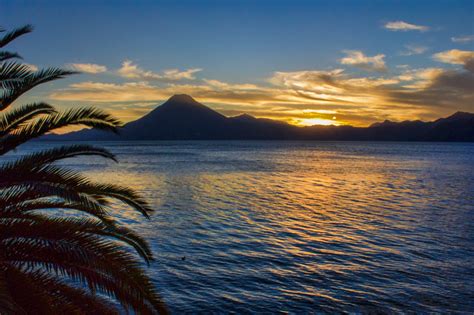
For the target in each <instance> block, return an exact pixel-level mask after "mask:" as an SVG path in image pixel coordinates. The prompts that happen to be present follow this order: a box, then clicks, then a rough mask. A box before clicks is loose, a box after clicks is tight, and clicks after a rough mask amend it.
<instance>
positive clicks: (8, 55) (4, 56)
mask: <svg viewBox="0 0 474 315" xmlns="http://www.w3.org/2000/svg"><path fill="white" fill-rule="evenodd" d="M14 58H16V59H23V58H22V57H21V56H20V55H19V54H18V53H16V52H10V51H0V62H3V61H5V60H9V59H14Z"/></svg>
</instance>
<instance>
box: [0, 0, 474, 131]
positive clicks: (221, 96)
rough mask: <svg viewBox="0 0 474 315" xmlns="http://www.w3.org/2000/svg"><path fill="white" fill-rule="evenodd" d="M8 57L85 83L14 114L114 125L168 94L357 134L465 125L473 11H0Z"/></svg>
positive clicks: (183, 6) (29, 5)
mask: <svg viewBox="0 0 474 315" xmlns="http://www.w3.org/2000/svg"><path fill="white" fill-rule="evenodd" d="M23 24H32V25H34V27H35V31H34V32H33V33H31V34H28V35H26V36H24V37H22V38H20V39H18V40H17V41H15V42H14V43H12V44H11V45H9V46H8V47H7V48H8V50H11V51H17V52H19V53H20V54H21V55H22V56H23V58H24V62H26V63H28V64H30V65H31V69H32V70H35V69H39V68H44V67H49V66H56V67H58V66H59V67H65V68H70V69H75V70H78V71H81V72H82V73H81V74H78V75H74V76H72V77H69V78H67V79H63V80H59V81H55V82H52V83H48V84H46V85H43V86H41V87H38V88H36V89H35V90H33V91H30V92H29V93H28V94H27V95H25V96H23V97H22V98H21V99H19V101H17V103H18V102H20V103H27V102H34V101H40V100H41V101H47V102H49V103H50V104H52V105H56V106H58V107H61V108H70V107H74V106H84V105H91V106H96V107H99V108H101V109H104V110H107V111H109V112H111V113H112V114H114V115H115V116H117V117H118V118H120V119H121V120H123V121H124V122H127V121H131V120H135V119H137V118H139V117H141V116H143V115H145V114H146V113H147V112H149V111H150V110H151V109H153V108H154V107H156V106H157V105H159V104H161V103H163V102H164V101H165V100H166V99H168V98H169V97H170V96H172V95H173V94H183V93H185V94H189V95H191V96H193V97H194V98H195V99H196V100H198V101H200V102H202V103H204V104H206V105H208V106H210V107H211V108H213V109H215V110H217V111H219V112H221V113H223V114H225V115H227V116H235V115H239V114H242V113H248V114H251V115H254V116H256V117H265V118H272V119H280V120H284V121H287V122H289V123H292V124H297V125H313V124H325V125H327V124H334V125H345V124H350V125H354V126H367V125H370V124H371V123H373V122H376V121H383V120H386V119H389V120H394V121H402V120H415V119H421V120H434V119H437V118H439V117H445V116H449V115H451V114H453V113H454V112H456V111H469V112H474V1H472V0H470V1H458V0H449V1H448V0H446V1H437V0H430V1H422V0H419V1H413V0H411V1H388V0H387V1H364V0H360V1H349V0H347V1H337V0H335V1H317V0H313V1H299V0H288V1H278V0H272V1H270V0H254V1H244V0H241V1H233V0H220V1H199V0H193V1H192V0H188V1H179V0H175V1H171V0H170V1H159V0H156V1H140V0H135V1H118V0H116V1H99V0H98V1H22V0H15V1H13V0H11V1H10V0H0V25H1V26H2V27H3V28H6V29H11V28H14V27H18V26H21V25H23Z"/></svg>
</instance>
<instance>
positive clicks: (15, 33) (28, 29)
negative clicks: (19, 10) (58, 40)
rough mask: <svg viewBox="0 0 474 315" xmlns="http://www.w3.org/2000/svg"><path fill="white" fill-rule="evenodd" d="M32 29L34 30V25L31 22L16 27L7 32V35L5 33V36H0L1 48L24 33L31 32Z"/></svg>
mask: <svg viewBox="0 0 474 315" xmlns="http://www.w3.org/2000/svg"><path fill="white" fill-rule="evenodd" d="M32 31H33V26H31V25H30V24H27V25H25V26H22V27H19V28H16V29H14V30H13V31H11V32H8V33H6V34H5V35H3V37H1V38H0V48H3V47H5V46H6V45H8V44H9V43H10V42H12V41H13V40H15V39H16V38H18V37H20V36H22V35H25V34H28V33H31V32H32Z"/></svg>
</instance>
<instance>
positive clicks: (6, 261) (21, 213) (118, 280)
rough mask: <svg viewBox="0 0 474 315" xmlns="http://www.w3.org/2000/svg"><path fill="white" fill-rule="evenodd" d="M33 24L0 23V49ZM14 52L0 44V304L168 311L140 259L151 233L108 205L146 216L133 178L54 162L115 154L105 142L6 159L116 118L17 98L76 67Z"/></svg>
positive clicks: (5, 308)
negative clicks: (121, 181) (86, 172)
mask: <svg viewBox="0 0 474 315" xmlns="http://www.w3.org/2000/svg"><path fill="white" fill-rule="evenodd" d="M31 31H32V27H31V26H29V25H27V26H24V27H21V28H18V29H15V30H13V31H10V32H7V31H5V30H1V33H0V35H3V36H1V37H0V49H3V48H4V47H5V46H7V45H8V44H9V43H10V42H12V41H13V40H15V39H17V38H18V37H20V36H22V35H24V34H27V33H30V32H31ZM18 60H21V57H20V56H19V55H18V54H17V53H15V52H10V51H0V89H1V92H0V93H1V94H0V159H1V160H2V162H1V163H2V164H1V166H0V314H117V313H123V312H129V311H132V312H134V313H137V314H156V313H166V309H165V306H164V304H163V303H162V301H161V299H160V297H159V295H158V293H157V291H156V289H155V287H154V285H153V284H152V282H151V279H150V278H149V277H148V276H147V275H146V274H145V272H144V270H143V268H142V265H144V263H143V261H142V260H144V261H145V262H147V263H148V262H150V261H151V260H152V259H153V258H152V253H151V251H150V248H149V246H148V244H147V242H146V241H145V240H144V239H142V238H141V237H140V236H139V235H137V234H136V233H135V232H133V231H131V230H130V229H128V228H125V227H122V226H119V225H118V223H116V221H115V220H114V217H112V216H111V215H110V214H109V211H110V208H109V207H108V206H109V205H110V202H111V201H112V200H116V201H120V202H122V203H123V204H124V208H130V209H134V210H136V211H139V212H141V213H142V214H143V216H144V217H148V215H149V214H150V212H151V211H152V210H151V209H150V208H149V206H148V205H147V203H146V202H145V201H144V200H143V199H142V198H141V197H140V196H139V195H138V194H137V193H136V192H134V191H133V190H131V189H129V188H126V187H120V186H116V185H112V184H99V183H95V182H93V181H90V180H89V179H87V178H86V177H84V176H82V175H81V174H79V173H77V172H75V171H74V170H71V169H67V168H64V167H60V166H58V165H56V162H57V161H59V160H62V159H65V158H71V157H75V156H83V155H96V156H101V157H104V158H107V159H110V160H115V157H114V156H113V155H112V154H111V153H110V152H108V151H106V150H104V149H102V148H97V147H93V146H88V145H71V146H63V147H58V148H55V149H49V150H44V151H41V152H37V153H34V154H31V155H27V156H22V157H21V158H19V159H17V160H14V161H11V160H9V161H8V162H6V161H5V160H6V159H5V155H7V154H8V153H10V152H12V151H14V150H15V149H16V148H17V147H18V146H20V145H21V144H24V143H25V142H27V141H29V140H32V139H34V138H37V137H40V136H42V135H44V134H46V133H48V132H51V131H54V130H57V129H59V128H62V127H65V126H71V125H83V126H87V127H91V128H98V129H102V130H108V131H116V130H117V128H118V127H119V126H120V123H119V121H117V120H116V119H115V118H113V117H111V116H110V115H108V114H107V113H104V112H102V111H100V110H98V109H95V108H73V109H71V110H67V111H58V110H56V109H55V108H54V107H52V106H51V105H49V104H46V103H42V102H38V103H33V104H26V105H21V106H20V105H17V104H14V102H15V101H16V100H17V99H18V97H20V96H21V95H22V94H24V93H26V92H28V91H29V90H31V89H32V88H34V87H35V86H38V85H40V84H43V83H47V82H50V81H53V80H57V79H60V78H63V77H65V76H68V75H71V74H73V72H71V71H68V70H63V69H60V68H47V69H42V70H38V71H33V70H32V69H31V67H30V66H28V65H26V64H22V63H20V62H19V61H18ZM71 212H76V213H80V214H82V215H81V216H77V215H75V216H71V215H68V213H71ZM140 257H141V258H140Z"/></svg>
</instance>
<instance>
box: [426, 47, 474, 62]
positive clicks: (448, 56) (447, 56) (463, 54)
mask: <svg viewBox="0 0 474 315" xmlns="http://www.w3.org/2000/svg"><path fill="white" fill-rule="evenodd" d="M433 59H435V60H437V61H440V62H444V63H449V64H453V65H467V64H468V63H472V62H473V61H474V51H467V50H458V49H451V50H446V51H442V52H439V53H437V54H434V55H433Z"/></svg>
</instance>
